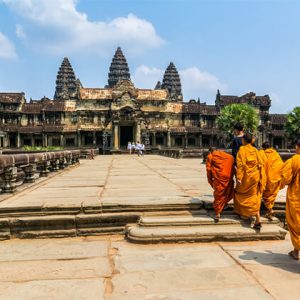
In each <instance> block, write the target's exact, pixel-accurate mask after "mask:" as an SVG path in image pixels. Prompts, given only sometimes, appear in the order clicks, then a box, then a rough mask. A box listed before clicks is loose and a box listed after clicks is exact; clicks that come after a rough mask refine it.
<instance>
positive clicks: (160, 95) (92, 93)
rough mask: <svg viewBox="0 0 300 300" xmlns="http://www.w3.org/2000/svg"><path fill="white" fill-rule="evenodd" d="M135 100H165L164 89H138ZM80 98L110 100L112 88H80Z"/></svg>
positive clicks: (165, 93) (165, 92)
mask: <svg viewBox="0 0 300 300" xmlns="http://www.w3.org/2000/svg"><path fill="white" fill-rule="evenodd" d="M137 91H138V95H137V98H136V99H137V100H165V101H167V96H168V94H167V91H166V90H148V89H138V90H137ZM79 95H80V99H81V100H112V99H113V89H110V88H106V89H94V88H82V89H80V90H79Z"/></svg>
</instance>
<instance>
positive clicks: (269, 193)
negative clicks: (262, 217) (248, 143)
mask: <svg viewBox="0 0 300 300" xmlns="http://www.w3.org/2000/svg"><path fill="white" fill-rule="evenodd" d="M262 148H263V149H262V150H260V151H259V154H260V155H261V157H262V159H263V161H264V168H265V172H266V176H267V181H266V188H265V190H264V192H263V194H262V199H263V201H264V204H265V207H266V208H267V210H268V213H267V214H266V217H267V218H269V219H271V218H272V216H273V206H274V203H275V199H276V197H277V194H278V192H279V190H280V182H281V176H280V175H281V169H282V167H283V161H282V159H281V157H280V155H279V154H278V152H277V151H276V150H275V149H274V148H272V147H271V145H270V143H269V142H264V143H263V144H262Z"/></svg>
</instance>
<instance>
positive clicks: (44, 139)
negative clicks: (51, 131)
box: [43, 133, 48, 148]
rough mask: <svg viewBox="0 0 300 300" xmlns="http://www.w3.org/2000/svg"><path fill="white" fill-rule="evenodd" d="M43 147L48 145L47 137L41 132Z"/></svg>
mask: <svg viewBox="0 0 300 300" xmlns="http://www.w3.org/2000/svg"><path fill="white" fill-rule="evenodd" d="M43 147H45V148H47V147H48V137H47V134H46V133H43Z"/></svg>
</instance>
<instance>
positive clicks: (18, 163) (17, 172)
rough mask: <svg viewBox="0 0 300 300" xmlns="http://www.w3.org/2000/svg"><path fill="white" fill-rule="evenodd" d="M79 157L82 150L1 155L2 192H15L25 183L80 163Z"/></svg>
mask: <svg viewBox="0 0 300 300" xmlns="http://www.w3.org/2000/svg"><path fill="white" fill-rule="evenodd" d="M79 157H80V150H70V151H55V152H42V153H29V154H25V153H23V154H8V155H7V154H5V155H0V192H4V193H13V192H14V191H15V190H16V188H17V186H19V185H21V184H23V183H32V182H35V180H36V178H38V177H47V176H48V174H49V173H50V172H57V171H58V170H60V169H64V168H66V167H68V166H70V165H74V164H77V163H79Z"/></svg>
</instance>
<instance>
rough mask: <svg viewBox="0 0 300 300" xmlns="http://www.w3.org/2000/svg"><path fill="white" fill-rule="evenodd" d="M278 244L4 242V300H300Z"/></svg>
mask: <svg viewBox="0 0 300 300" xmlns="http://www.w3.org/2000/svg"><path fill="white" fill-rule="evenodd" d="M290 248H291V244H290V241H289V239H287V240H286V241H277V242H274V241H273V242H251V243H250V242H248V243H245V242H244V243H238V244H237V243H211V244H172V245H143V246H142V245H135V244H129V243H127V242H125V241H123V238H122V237H116V236H114V237H111V238H104V237H102V238H101V237H89V238H66V239H50V240H49V239H44V240H43V239H42V240H10V241H3V242H1V243H0V270H1V272H0V295H1V297H0V298H1V300H32V299H39V300H40V299H43V300H46V299H49V300H50V299H51V300H52V299H55V300H60V299H61V300H65V299H72V300H77V299H88V300H101V299H111V300H127V299H130V300H142V299H147V300H162V299H163V300H198V299H228V300H234V299H243V300H248V299H249V300H253V299H255V300H256V299H298V298H299V281H300V264H299V263H298V262H295V261H293V260H292V259H291V258H289V256H288V255H287V254H286V253H287V252H288V251H289V250H290Z"/></svg>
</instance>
